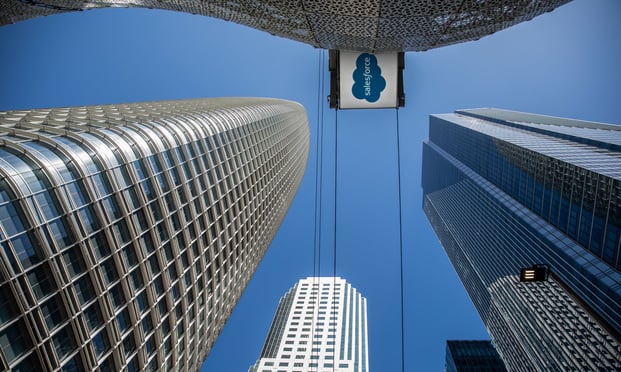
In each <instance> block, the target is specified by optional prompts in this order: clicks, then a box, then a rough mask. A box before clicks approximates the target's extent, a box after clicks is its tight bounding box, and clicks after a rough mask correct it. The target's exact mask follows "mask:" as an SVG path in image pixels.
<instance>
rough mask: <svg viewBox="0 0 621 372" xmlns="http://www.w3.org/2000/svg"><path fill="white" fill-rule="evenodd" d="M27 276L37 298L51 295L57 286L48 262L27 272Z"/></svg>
mask: <svg viewBox="0 0 621 372" xmlns="http://www.w3.org/2000/svg"><path fill="white" fill-rule="evenodd" d="M26 276H27V277H28V281H29V282H30V287H31V288H32V292H33V293H34V295H35V296H36V297H37V299H42V298H43V297H46V296H49V295H50V294H51V293H52V292H53V291H55V290H56V288H57V287H56V282H55V281H54V278H53V277H52V275H51V272H50V269H49V267H48V263H47V262H45V263H43V264H41V265H39V266H37V267H36V268H35V269H33V270H31V271H30V272H29V273H28V274H26Z"/></svg>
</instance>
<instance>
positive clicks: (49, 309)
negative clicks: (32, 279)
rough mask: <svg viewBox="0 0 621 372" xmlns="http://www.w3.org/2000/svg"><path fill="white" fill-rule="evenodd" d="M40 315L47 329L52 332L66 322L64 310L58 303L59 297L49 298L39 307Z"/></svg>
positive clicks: (60, 303)
mask: <svg viewBox="0 0 621 372" xmlns="http://www.w3.org/2000/svg"><path fill="white" fill-rule="evenodd" d="M41 314H42V315H43V319H44V320H45V324H47V329H48V330H50V331H52V330H54V329H55V328H56V327H58V326H59V325H61V324H63V323H64V322H65V321H66V320H67V316H66V313H65V308H64V307H63V304H62V302H61V301H60V295H56V296H54V297H52V298H50V299H49V300H48V301H47V302H46V303H44V304H43V305H41Z"/></svg>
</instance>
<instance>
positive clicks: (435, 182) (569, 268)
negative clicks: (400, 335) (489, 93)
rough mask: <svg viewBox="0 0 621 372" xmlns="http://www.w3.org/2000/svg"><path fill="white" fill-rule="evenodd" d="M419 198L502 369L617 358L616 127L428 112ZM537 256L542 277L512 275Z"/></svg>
mask: <svg viewBox="0 0 621 372" xmlns="http://www.w3.org/2000/svg"><path fill="white" fill-rule="evenodd" d="M422 173H423V175H422V176H423V178H422V186H423V208H424V211H425V213H426V214H427V217H428V218H429V221H430V222H431V225H432V227H433V229H434V230H435V232H436V234H437V236H438V238H439V239H440V242H441V243H442V246H443V247H444V249H445V251H446V253H447V255H448V257H449V258H450V260H451V262H452V264H453V266H454V267H455V270H456V271H457V273H458V275H459V277H460V279H461V281H462V283H463V284H464V286H465V288H466V290H467V291H468V294H469V295H470V298H471V299H472V301H473V303H474V305H475V307H476V308H477V310H478V312H479V314H480V316H481V318H482V320H483V322H484V323H485V326H486V327H487V330H488V332H489V334H490V336H491V338H492V341H493V343H494V345H495V347H496V349H497V350H498V352H499V354H500V356H501V357H502V359H503V360H504V362H505V365H506V366H507V368H508V369H509V370H515V371H520V370H567V369H577V370H619V369H621V347H620V343H619V339H620V337H619V334H620V332H621V272H620V271H619V269H620V268H621V259H620V258H621V257H620V254H619V253H620V251H621V249H620V231H621V230H620V229H621V126H614V125H608V124H600V123H592V122H586V121H580V120H571V119H562V118H556V117H548V116H541V115H532V114H526V113H519V112H512V111H504V110H496V109H475V110H463V111H456V112H455V113H454V114H443V115H432V116H431V118H430V122H429V140H428V141H426V142H425V143H424V144H423V171H422ZM533 265H545V266H543V267H544V268H545V267H546V266H547V267H548V268H549V278H548V280H546V281H538V282H520V281H519V274H520V271H521V269H522V268H529V267H532V266H533Z"/></svg>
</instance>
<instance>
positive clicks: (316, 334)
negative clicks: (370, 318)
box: [249, 277, 369, 372]
mask: <svg viewBox="0 0 621 372" xmlns="http://www.w3.org/2000/svg"><path fill="white" fill-rule="evenodd" d="M368 349H369V347H368V340H367V300H366V299H365V298H364V297H362V295H361V294H360V293H358V291H357V290H356V289H355V288H353V287H352V286H351V284H349V283H347V282H346V281H345V279H342V278H338V277H314V278H312V277H311V278H306V279H302V280H300V281H299V282H298V283H297V284H296V285H295V286H294V287H293V288H291V289H290V290H289V292H287V293H286V294H285V295H284V296H283V297H282V298H281V299H280V303H279V304H278V309H277V310H276V314H275V315H274V320H273V321H272V326H271V327H270V330H269V333H268V335H267V339H266V340H265V344H264V345H263V350H262V351H261V356H260V359H259V360H258V361H257V362H256V363H255V365H253V366H252V367H250V369H249V372H276V371H286V372H323V371H330V372H332V371H340V372H367V371H368V370H369V360H368Z"/></svg>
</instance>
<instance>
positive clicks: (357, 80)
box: [351, 53, 386, 102]
mask: <svg viewBox="0 0 621 372" xmlns="http://www.w3.org/2000/svg"><path fill="white" fill-rule="evenodd" d="M353 78H354V86H353V87H352V88H351V92H352V93H353V95H354V97H356V98H358V99H365V100H367V101H368V102H376V101H377V100H378V99H379V98H380V94H381V93H382V91H383V90H384V89H385V88H386V79H384V77H383V76H382V69H381V68H380V67H379V66H378V64H377V57H375V56H374V55H373V54H369V53H362V54H361V55H359V56H358V58H357V59H356V69H355V70H354V73H353Z"/></svg>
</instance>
